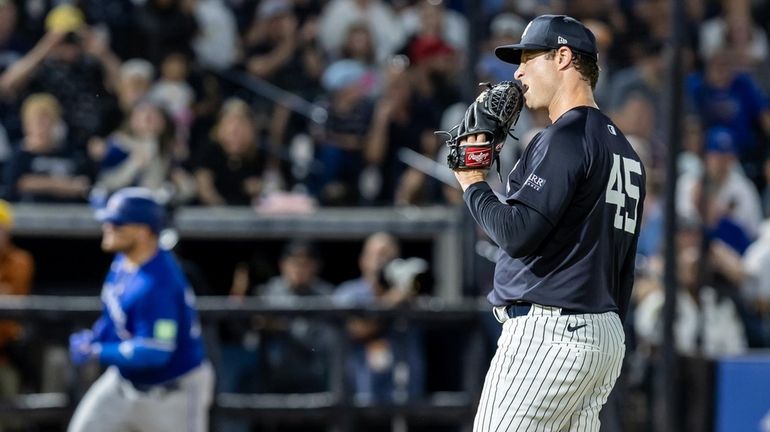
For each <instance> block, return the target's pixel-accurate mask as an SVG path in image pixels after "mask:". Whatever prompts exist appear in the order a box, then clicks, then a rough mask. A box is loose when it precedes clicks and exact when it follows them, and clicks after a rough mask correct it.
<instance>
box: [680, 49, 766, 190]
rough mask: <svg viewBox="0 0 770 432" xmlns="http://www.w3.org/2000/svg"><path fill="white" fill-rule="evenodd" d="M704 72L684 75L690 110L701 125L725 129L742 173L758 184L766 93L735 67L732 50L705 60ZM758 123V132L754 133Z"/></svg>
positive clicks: (759, 179) (764, 153)
mask: <svg viewBox="0 0 770 432" xmlns="http://www.w3.org/2000/svg"><path fill="white" fill-rule="evenodd" d="M705 65H706V66H705V71H704V72H695V73H693V74H691V75H690V76H689V77H687V82H686V84H687V91H688V95H689V97H690V102H691V104H692V105H691V106H692V110H693V112H694V113H695V114H697V115H698V116H699V118H700V120H701V122H702V123H703V125H704V127H705V128H707V129H708V128H711V127H714V126H724V127H726V128H729V129H730V130H731V132H732V134H733V137H734V140H735V150H736V153H737V155H738V158H739V160H740V162H741V165H742V166H743V169H744V171H745V172H746V176H747V177H749V178H750V179H751V180H752V181H753V182H754V184H755V185H757V186H758V187H759V186H760V185H761V184H762V162H763V161H764V160H765V155H766V150H765V145H764V144H763V143H764V139H766V137H767V136H768V135H770V103H769V102H768V98H767V95H766V94H765V93H764V92H763V91H762V90H761V89H760V88H759V87H758V85H757V84H756V83H755V82H754V80H753V79H752V78H751V76H749V75H748V74H746V73H743V72H739V71H737V70H736V68H735V64H734V59H733V56H732V53H731V52H730V51H728V50H725V49H722V50H718V51H716V52H715V53H714V54H713V55H712V56H711V57H710V58H708V59H706V62H705ZM755 125H758V126H759V130H760V131H761V132H760V133H757V128H756V127H755ZM763 135H764V136H763Z"/></svg>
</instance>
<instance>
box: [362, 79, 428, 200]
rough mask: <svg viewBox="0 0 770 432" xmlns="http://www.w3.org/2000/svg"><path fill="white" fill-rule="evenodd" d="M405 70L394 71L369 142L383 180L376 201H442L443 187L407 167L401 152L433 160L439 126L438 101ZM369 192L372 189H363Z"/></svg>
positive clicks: (372, 160)
mask: <svg viewBox="0 0 770 432" xmlns="http://www.w3.org/2000/svg"><path fill="white" fill-rule="evenodd" d="M408 73H409V72H406V71H403V70H402V71H400V72H398V71H391V72H390V75H389V78H388V83H387V87H386V88H385V91H384V92H383V96H382V97H381V98H380V99H379V100H378V101H377V105H376V106H375V111H374V117H373V121H372V125H371V128H370V129H369V135H368V138H367V142H366V150H365V158H366V162H367V164H368V165H369V166H370V167H372V168H373V167H377V169H378V170H379V173H380V178H381V180H380V181H379V182H378V183H379V184H380V185H381V186H380V190H379V193H378V194H377V195H376V197H374V198H375V199H374V202H377V203H381V204H392V203H396V204H399V205H405V204H426V203H435V202H441V201H442V195H441V188H440V187H439V185H438V184H437V183H436V182H435V181H434V180H433V179H432V178H430V177H427V176H426V175H425V174H424V173H422V172H421V171H418V170H416V169H414V168H410V167H407V166H406V165H404V163H403V162H402V161H401V160H400V159H399V151H400V150H401V149H408V150H411V151H413V152H416V153H418V154H421V155H424V156H426V157H428V158H430V159H433V158H434V157H435V155H436V152H437V147H438V142H437V141H438V140H437V138H436V136H435V135H434V134H433V131H435V130H437V129H438V128H439V121H440V110H439V108H438V106H437V104H436V103H435V102H434V101H433V100H431V99H426V98H421V97H420V95H419V94H418V93H417V92H416V91H414V90H413V88H412V84H411V82H410V81H409V79H408ZM362 192H364V195H365V196H366V195H368V194H369V193H371V191H362Z"/></svg>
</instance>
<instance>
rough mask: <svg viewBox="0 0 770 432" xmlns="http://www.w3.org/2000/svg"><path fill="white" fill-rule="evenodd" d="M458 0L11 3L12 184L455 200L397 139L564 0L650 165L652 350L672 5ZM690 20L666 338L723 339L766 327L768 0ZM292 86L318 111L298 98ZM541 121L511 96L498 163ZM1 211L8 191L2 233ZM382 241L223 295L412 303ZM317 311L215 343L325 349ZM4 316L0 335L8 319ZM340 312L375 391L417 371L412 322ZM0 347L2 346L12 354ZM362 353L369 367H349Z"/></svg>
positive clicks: (428, 131)
mask: <svg viewBox="0 0 770 432" xmlns="http://www.w3.org/2000/svg"><path fill="white" fill-rule="evenodd" d="M467 4H469V2H461V1H449V0H443V1H442V0H326V1H324V0H78V1H72V2H63V1H54V0H35V1H32V0H30V1H12V0H0V174H1V175H0V195H1V196H2V197H4V198H5V199H6V200H8V201H9V202H11V203H46V202H47V203H50V202H55V203H63V202H67V203H82V204H90V205H93V206H99V205H102V204H103V203H104V202H105V200H106V198H107V197H108V196H109V194H110V193H111V192H113V191H115V190H117V189H119V188H121V187H125V186H131V185H138V186H145V187H148V188H151V189H153V190H155V191H157V192H158V195H159V196H160V197H163V199H164V200H165V201H166V202H167V203H169V204H170V205H199V206H255V207H259V206H260V205H264V204H265V203H267V202H270V203H271V205H275V203H274V201H271V199H273V198H274V197H276V196H278V197H280V196H288V195H298V196H302V197H306V198H308V200H309V201H310V202H312V203H314V205H320V206H364V205H366V206H372V205H373V206H393V205H395V206H401V205H433V204H443V205H461V204H462V199H461V194H460V193H459V191H458V190H457V189H456V188H454V187H452V186H451V185H447V184H446V183H445V182H443V181H441V180H440V177H441V176H437V177H438V178H436V177H434V176H432V175H430V174H429V173H426V172H425V170H424V169H419V168H417V167H416V166H415V165H414V164H408V163H406V162H405V161H404V155H412V156H414V155H415V154H416V155H421V156H425V157H426V158H428V159H429V160H433V161H436V163H437V166H440V165H442V164H443V161H444V160H445V152H444V146H443V145H442V144H443V143H442V142H441V140H440V138H438V137H437V136H436V135H434V133H433V132H434V131H436V130H441V129H444V130H446V129H447V128H448V127H450V126H451V125H452V124H454V123H455V122H456V121H457V120H458V118H459V116H460V115H462V112H463V111H464V109H465V107H466V106H467V104H468V102H469V101H471V100H473V98H474V97H475V94H476V93H475V92H476V91H477V90H476V89H475V88H473V89H469V88H468V86H467V82H469V80H467V79H465V77H467V76H468V74H472V75H473V76H475V78H476V79H475V80H471V81H493V82H497V81H501V80H506V79H512V77H513V72H514V70H513V67H512V66H511V65H508V64H505V63H502V62H500V61H499V60H497V59H496V58H495V57H494V54H493V49H494V47H495V46H499V45H503V44H509V43H515V42H516V41H518V40H519V39H520V37H521V34H522V33H523V32H524V31H525V26H526V23H527V22H528V20H529V19H531V18H532V17H534V16H536V15H538V14H541V13H566V14H569V15H572V16H574V17H576V18H578V19H580V20H582V21H583V22H585V23H586V24H587V25H588V26H589V27H590V28H591V29H592V31H593V32H594V33H595V35H596V36H597V42H598V45H599V49H600V54H599V62H600V66H601V78H600V80H599V82H598V84H597V87H596V99H597V102H598V104H599V106H600V108H601V109H602V110H603V111H605V112H607V113H608V114H609V115H610V116H611V117H612V118H613V120H614V121H615V122H616V124H617V125H618V126H619V127H620V128H621V129H622V130H623V132H624V133H625V134H626V135H627V137H628V138H629V140H630V141H631V142H632V144H633V145H634V147H635V149H636V150H637V152H638V153H639V155H640V157H641V158H642V160H643V161H644V163H645V166H646V168H647V172H648V181H649V184H648V185H647V191H648V194H647V202H645V205H644V207H645V213H644V221H643V228H642V232H641V238H640V243H639V251H638V252H639V254H638V255H639V256H638V265H637V270H638V271H637V273H638V274H637V284H636V288H635V294H634V305H633V308H632V312H633V314H632V318H631V323H630V324H631V326H632V327H633V329H634V331H635V336H636V337H634V338H632V341H633V344H634V346H632V347H631V348H632V349H633V350H634V353H635V354H638V355H640V356H645V357H649V356H654V355H655V353H656V350H657V348H658V347H659V346H660V343H661V328H660V324H661V322H662V320H661V319H660V317H661V310H662V302H663V288H662V280H663V263H662V249H663V247H664V243H663V240H664V239H663V226H664V219H663V199H664V195H665V191H666V190H667V188H669V187H671V186H670V185H669V184H667V183H666V180H665V178H664V176H663V173H664V171H665V163H666V161H667V160H668V159H669V158H670V157H674V156H673V155H670V154H669V151H668V149H669V143H668V140H669V137H668V135H667V134H666V131H667V129H666V125H667V121H668V119H667V118H666V114H667V109H666V103H667V101H668V100H669V99H668V98H669V96H670V95H669V94H668V88H667V74H666V71H667V66H668V65H669V63H670V53H671V45H670V42H671V36H672V30H673V29H672V28H671V26H670V20H669V16H670V13H671V7H670V5H669V2H667V1H661V0H633V1H615V0H573V1H559V0H537V1H535V0H532V1H523V0H518V1H510V0H483V1H479V2H478V7H479V10H478V11H476V13H473V14H471V13H470V12H471V11H468V10H466V9H464V7H465V6H467ZM472 16H474V17H476V18H477V22H472V21H470V20H471V18H470V17H472ZM681 25H682V26H683V28H685V29H686V30H687V34H688V38H687V39H686V46H685V50H684V54H685V55H684V66H685V73H686V76H685V77H684V87H683V94H682V97H683V101H684V106H685V113H686V114H685V117H684V122H683V126H682V130H681V142H680V144H681V147H682V149H683V151H682V152H681V154H678V155H676V157H677V166H678V170H679V180H678V185H677V187H676V203H677V214H678V218H679V225H680V227H681V230H680V232H679V233H678V235H677V238H676V242H677V245H678V255H677V259H678V262H679V275H678V281H679V284H680V296H679V305H678V321H677V325H676V343H677V348H678V350H679V351H680V353H681V354H683V355H693V356H705V357H711V358H715V357H718V356H719V355H722V354H734V353H741V352H744V351H746V350H747V349H749V348H753V347H767V346H770V272H769V269H770V224H769V223H768V222H767V218H768V217H770V157H769V156H770V152H768V148H769V147H768V145H769V144H770V141H769V138H770V102H769V100H768V91H769V90H770V74H768V73H767V70H768V69H767V67H768V64H767V62H768V58H770V55H769V54H770V53H768V50H770V47H769V44H768V32H770V6H768V5H767V4H766V2H752V1H750V0H721V1H717V0H708V1H707V0H703V1H692V2H687V5H686V20H685V22H682V23H681ZM233 77H238V78H239V79H240V78H243V77H245V78H246V80H247V82H248V83H250V86H248V87H249V88H252V89H253V88H257V89H261V90H258V91H257V92H254V91H251V90H247V89H245V88H244V86H243V85H236V84H234V82H236V81H237V82H240V83H241V84H242V81H238V80H235V81H234V78H233ZM297 97H299V98H301V99H302V100H304V101H306V102H308V103H310V104H311V105H309V106H311V107H312V109H311V110H309V111H308V110H303V109H298V108H297V100H296V98H297ZM318 113H322V114H321V115H318ZM547 125H548V119H547V116H545V115H544V113H542V112H525V113H523V114H522V116H521V118H520V120H519V122H518V124H517V126H516V129H515V133H514V134H515V135H516V136H517V137H518V138H519V140H514V139H509V141H508V143H507V144H506V146H505V147H504V154H503V171H504V172H505V171H507V170H509V169H511V167H512V166H513V164H514V163H515V161H516V159H517V157H518V155H519V154H520V153H521V151H522V149H523V147H524V146H526V145H527V143H528V142H529V140H530V139H531V138H532V137H533V136H534V135H535V134H536V133H538V132H539V131H540V130H542V128H544V127H546V126H547ZM428 171H431V170H428ZM431 172H432V171H431ZM494 177H495V176H490V182H492V183H493V184H494V187H495V188H497V190H498V191H500V192H502V191H503V190H504V187H505V186H504V185H501V184H499V183H495V182H496V179H495V178H494ZM450 178H451V176H450ZM278 205H279V207H280V204H278ZM6 219H7V218H4V217H3V216H2V211H0V226H2V227H3V228H2V229H0V231H3V232H4V230H7V226H9V223H7V221H6ZM484 241H485V240H483V239H481V240H480V241H479V242H480V244H482V243H484ZM370 242H372V243H375V244H371V243H370ZM370 242H367V243H366V245H365V247H364V251H363V252H362V257H361V261H360V267H361V275H362V278H361V279H359V280H356V281H351V282H349V283H345V284H343V285H342V286H340V287H338V288H336V289H335V288H334V287H333V286H331V285H329V284H327V283H324V282H322V281H320V280H317V278H316V277H317V275H316V274H315V273H314V272H315V271H316V270H317V268H316V266H317V264H318V262H317V261H316V260H317V256H316V255H314V254H315V252H314V250H313V248H312V247H311V246H310V245H306V244H304V245H303V244H293V245H290V246H289V247H288V248H287V250H286V252H285V254H284V255H283V256H282V258H281V264H280V275H279V276H277V278H276V279H274V280H271V281H270V282H268V283H267V284H266V285H264V286H261V287H259V288H256V287H253V286H248V283H247V284H246V285H244V284H243V283H242V284H241V285H240V286H238V284H237V283H234V285H233V286H234V289H233V292H232V295H233V296H243V295H248V294H250V293H251V294H254V295H260V296H268V297H276V296H277V297H280V296H287V295H321V296H331V297H332V298H334V299H337V300H339V301H340V302H343V303H344V304H349V303H346V302H352V303H353V304H368V303H371V302H400V301H406V300H405V299H392V298H390V294H388V295H384V294H383V293H382V292H378V291H377V290H376V289H375V285H376V280H375V278H374V277H373V276H372V274H373V273H372V272H375V273H376V270H375V269H372V268H370V267H369V266H371V265H374V266H375V267H376V266H377V265H382V262H385V261H387V260H384V261H382V262H380V261H377V260H378V259H379V258H371V257H370V258H367V257H368V256H369V255H367V254H378V253H379V254H389V256H390V259H392V258H395V257H396V256H397V255H398V249H397V247H396V246H395V243H394V239H392V238H390V237H388V236H385V235H384V234H383V235H381V236H374V237H372V238H371V239H370ZM482 246H483V245H482ZM375 248H381V249H382V250H379V251H375V250H371V249H375ZM477 250H479V251H483V250H485V249H484V247H481V246H480V247H478V248H477ZM3 253H5V252H3ZM487 255H488V254H487ZM18 256H19V257H22V256H23V255H18ZM3 259H5V258H3ZM19 259H21V258H19ZM482 259H486V258H482ZM370 260H374V261H370ZM372 262H375V264H372ZM376 262H379V263H380V264H376ZM298 263H299V264H298ZM30 271H31V264H30ZM0 275H2V276H3V277H4V276H5V271H2V273H0ZM235 279H236V281H237V280H238V278H235ZM489 280H491V278H489ZM309 281H312V283H310V282H309ZM488 282H489V281H486V283H488ZM296 287H301V289H302V291H297V290H296ZM477 288H478V294H479V295H483V294H485V292H483V291H484V290H483V289H482V288H481V287H477ZM6 289H7V288H6V285H5V284H4V282H3V283H2V284H0V290H3V291H4V290H6ZM26 290H28V288H23V287H21V288H15V291H13V292H15V293H19V294H22V293H24V292H26ZM253 290H256V291H254V292H252V291H253ZM704 322H719V323H720V324H719V325H717V326H704V325H703V323H704ZM303 325H304V327H303ZM6 326H7V327H6ZM306 327H307V323H304V324H303V323H297V322H295V323H286V322H259V323H253V326H252V328H251V329H250V330H249V331H247V332H245V333H243V334H240V335H237V337H236V338H235V339H237V340H236V341H234V342H233V344H231V345H229V346H226V347H225V349H224V351H223V353H224V354H223V355H224V356H231V357H232V358H233V359H232V360H231V361H232V362H234V363H233V364H239V363H238V362H241V363H243V362H247V363H248V358H249V357H248V356H249V355H250V353H251V354H253V348H254V347H255V345H254V343H255V342H254V335H255V334H258V333H259V334H261V333H262V332H264V331H265V330H266V329H268V330H270V331H271V332H273V333H281V332H282V333H285V334H290V335H292V338H293V339H292V341H293V342H292V344H289V345H286V344H285V343H283V342H282V343H274V344H272V345H270V344H266V345H264V346H266V347H267V348H265V349H266V350H267V351H268V352H269V354H268V355H266V356H264V358H265V359H267V360H270V359H271V358H272V359H273V360H274V361H277V362H279V363H280V362H281V361H283V360H276V359H281V358H282V357H281V356H282V355H283V353H286V352H288V351H287V350H295V351H297V352H307V350H311V351H312V349H313V348H312V346H311V345H312V343H317V342H318V341H319V340H322V339H323V337H321V336H318V335H315V336H314V335H309V334H304V333H302V331H304V330H302V329H303V328H305V330H306ZM2 329H3V332H0V347H2V344H3V343H5V342H4V341H6V340H8V338H10V337H11V334H12V333H13V332H12V330H13V326H8V325H7V324H3V327H2ZM6 329H7V330H8V331H5V330H6ZM348 330H349V333H350V337H351V338H352V339H353V340H354V341H355V342H356V344H357V345H356V347H355V349H354V353H353V356H352V358H351V362H354V363H355V362H358V363H359V366H357V367H354V368H353V369H352V370H355V371H358V372H361V373H360V374H359V375H357V376H354V377H351V379H352V381H353V382H356V383H357V385H359V389H361V391H362V392H363V394H365V397H370V398H374V399H376V398H378V397H381V396H382V395H377V394H371V392H368V391H366V389H367V388H368V387H367V386H370V385H372V383H374V382H376V380H377V379H379V378H378V376H377V373H376V372H377V370H376V366H381V365H382V364H387V365H388V366H391V365H393V364H394V363H397V362H395V361H394V359H396V358H398V356H402V357H404V358H407V357H409V358H410V360H409V362H410V364H411V366H412V367H413V368H414V371H417V372H413V375H412V376H413V380H412V381H411V383H419V381H420V379H421V375H420V373H419V370H420V368H421V365H420V364H421V360H420V359H419V356H413V355H412V354H414V350H412V349H411V348H409V347H411V346H415V345H419V335H417V334H415V335H414V340H411V339H410V340H406V341H404V340H401V341H399V346H401V347H402V348H404V347H406V349H405V351H404V352H403V353H396V352H393V351H392V350H391V344H392V343H393V340H392V338H391V336H392V335H390V334H389V333H388V331H387V330H386V329H383V328H381V327H380V326H379V325H378V323H376V322H368V321H366V320H351V322H350V323H349V325H348ZM6 333H7V334H6ZM410 337H411V336H410ZM308 344H311V345H308ZM250 350H251V351H250ZM303 350H304V351H303ZM2 355H3V352H2V350H1V349H0V374H2V361H3V357H2ZM271 356H275V357H271ZM244 359H245V360H244ZM388 359H389V360H390V361H389V362H387V361H385V360H388ZM367 361H368V362H373V363H372V364H370V366H372V365H374V366H375V370H372V369H366V368H365V367H361V366H360V364H363V363H366V362H367ZM383 361H385V363H383ZM378 362H379V363H378ZM319 367H322V365H321V366H319ZM313 371H314V369H312V368H308V370H307V371H306V372H307V373H308V374H310V375H312V374H313ZM228 372H229V373H230V375H228V376H227V377H226V379H225V381H223V382H224V383H230V385H231V387H230V390H233V391H236V390H239V391H240V390H244V391H245V390H248V389H251V388H252V387H253V385H252V384H253V382H251V381H249V379H245V378H243V376H242V375H239V374H241V373H242V372H244V371H242V370H241V369H239V368H238V367H233V368H232V369H231V370H229V371H228ZM244 373H245V372H244ZM366 373H368V375H366ZM414 377H416V378H414ZM315 378H316V379H317V378H318V377H317V376H315ZM307 382H313V377H311V378H308V380H307ZM273 384H275V383H273ZM273 384H271V385H273ZM391 384H393V383H391ZM254 385H256V384H254ZM275 385H279V384H275ZM280 385H286V386H289V387H291V383H286V382H283V383H280ZM239 386H241V387H242V388H240V387H239ZM377 388H387V386H386V387H383V386H381V385H378V386H377ZM402 390H404V391H406V392H407V393H408V394H412V393H411V392H413V390H414V389H402ZM414 392H415V393H416V390H414ZM391 396H392V394H391Z"/></svg>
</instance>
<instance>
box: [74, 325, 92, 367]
mask: <svg viewBox="0 0 770 432" xmlns="http://www.w3.org/2000/svg"><path fill="white" fill-rule="evenodd" d="M93 337H94V336H93V333H92V332H91V330H82V331H79V332H77V333H73V334H72V335H71V336H70V360H72V364H74V365H75V366H80V365H82V364H85V363H87V362H88V361H89V360H91V359H92V358H93V357H94V349H93V344H92V342H93Z"/></svg>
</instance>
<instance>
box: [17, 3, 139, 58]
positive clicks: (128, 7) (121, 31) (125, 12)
mask: <svg viewBox="0 0 770 432" xmlns="http://www.w3.org/2000/svg"><path fill="white" fill-rule="evenodd" d="M26 3H34V2H26ZM49 3H54V2H49ZM55 3H62V2H55ZM70 3H73V4H75V5H77V6H78V7H80V9H81V10H82V11H83V12H84V13H85V15H86V21H87V22H89V23H91V24H92V25H93V26H95V27H97V28H100V30H101V31H104V32H105V34H108V35H109V41H110V47H112V50H113V51H114V52H115V53H116V54H117V55H118V57H120V58H123V59H126V58H131V57H132V56H133V55H135V53H134V52H133V50H132V46H133V44H134V43H136V38H137V29H136V23H135V19H136V17H135V14H136V11H137V9H138V8H139V5H140V4H141V3H143V2H138V1H133V0H75V1H74V2H70Z"/></svg>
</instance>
